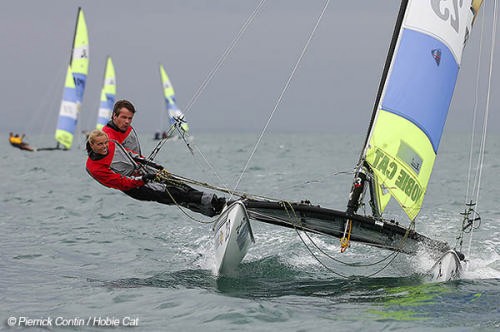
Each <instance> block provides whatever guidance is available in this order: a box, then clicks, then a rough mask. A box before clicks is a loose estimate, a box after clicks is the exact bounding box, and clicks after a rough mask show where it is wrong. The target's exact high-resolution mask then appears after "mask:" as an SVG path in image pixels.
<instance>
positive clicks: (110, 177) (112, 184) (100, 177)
mask: <svg viewBox="0 0 500 332" xmlns="http://www.w3.org/2000/svg"><path fill="white" fill-rule="evenodd" d="M139 168H140V166H139V165H138V164H137V163H136V162H135V161H134V159H132V157H131V156H130V154H129V152H128V151H127V150H125V148H124V147H123V146H121V145H120V144H117V143H115V142H113V141H109V147H108V154H107V155H105V156H103V155H99V154H96V153H94V152H90V153H89V157H88V159H87V163H86V169H87V172H88V173H89V174H90V176H92V177H93V178H94V179H95V180H97V181H98V182H99V183H100V184H102V185H103V186H106V187H109V188H114V189H118V190H122V191H127V190H130V189H133V188H138V187H141V186H143V185H144V181H142V174H141V173H140V172H139Z"/></svg>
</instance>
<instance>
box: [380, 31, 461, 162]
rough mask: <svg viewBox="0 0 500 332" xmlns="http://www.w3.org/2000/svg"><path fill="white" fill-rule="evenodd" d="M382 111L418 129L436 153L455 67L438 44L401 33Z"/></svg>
mask: <svg viewBox="0 0 500 332" xmlns="http://www.w3.org/2000/svg"><path fill="white" fill-rule="evenodd" d="M398 50H399V51H398V53H397V55H396V58H395V60H394V63H393V68H392V73H391V75H390V79H389V80H388V82H387V87H386V91H385V96H384V99H383V101H382V109H384V110H386V111H389V112H392V113H394V114H397V115H399V116H401V117H403V118H405V119H407V120H409V121H411V122H413V123H414V124H415V125H416V126H417V127H418V128H420V129H421V130H422V131H423V132H424V133H425V134H426V135H427V137H428V138H429V140H430V142H431V144H432V146H433V149H434V152H436V153H437V150H438V147H439V142H440V140H441V135H442V132H443V128H444V124H445V122H446V117H447V114H448V109H449V106H450V103H451V98H452V95H453V90H454V88H455V83H456V80H457V75H458V69H459V66H458V64H457V62H456V60H455V58H454V56H453V54H452V53H451V52H450V50H449V49H448V47H447V46H446V45H445V44H443V43H442V42H441V41H439V40H437V39H435V38H433V37H431V36H429V35H427V34H424V33H420V32H417V31H414V30H410V29H404V30H403V33H402V36H401V44H400V46H399V49H398Z"/></svg>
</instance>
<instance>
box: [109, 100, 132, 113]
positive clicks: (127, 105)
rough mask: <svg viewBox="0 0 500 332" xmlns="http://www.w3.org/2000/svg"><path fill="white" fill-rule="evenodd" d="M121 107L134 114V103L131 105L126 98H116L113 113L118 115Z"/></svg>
mask: <svg viewBox="0 0 500 332" xmlns="http://www.w3.org/2000/svg"><path fill="white" fill-rule="evenodd" d="M122 108H126V109H128V110H129V111H130V112H132V113H134V114H135V107H134V105H132V103H131V102H129V101H128V100H125V99H122V100H118V101H117V102H116V103H115V106H113V115H115V116H118V115H120V110H121V109H122Z"/></svg>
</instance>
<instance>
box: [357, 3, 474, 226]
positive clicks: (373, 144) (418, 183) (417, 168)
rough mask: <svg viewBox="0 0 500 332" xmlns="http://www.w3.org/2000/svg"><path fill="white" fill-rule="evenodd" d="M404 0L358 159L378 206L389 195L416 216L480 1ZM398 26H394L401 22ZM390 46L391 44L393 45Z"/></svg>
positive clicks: (386, 199)
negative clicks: (368, 175) (367, 171)
mask: <svg viewBox="0 0 500 332" xmlns="http://www.w3.org/2000/svg"><path fill="white" fill-rule="evenodd" d="M461 4H462V5H460V2H451V1H439V0H428V1H423V0H408V1H405V2H404V3H403V4H402V7H401V8H402V10H404V11H405V12H404V16H403V17H402V21H401V22H398V24H397V27H398V26H399V29H400V30H399V31H398V32H395V35H397V40H396V41H393V43H392V45H391V50H390V53H389V54H390V55H391V54H392V57H391V58H390V59H388V62H387V63H388V64H389V67H388V68H386V70H385V71H384V77H383V84H382V85H381V89H380V92H379V95H378V97H377V104H376V110H375V112H374V115H373V117H372V124H371V127H370V131H369V134H368V138H367V142H366V145H365V149H364V151H363V155H362V158H361V160H362V161H364V162H365V163H366V164H367V166H368V167H369V169H370V173H371V174H372V179H373V181H372V184H373V185H374V186H375V189H374V190H373V192H374V194H375V197H374V202H375V203H376V204H377V208H378V211H380V212H383V211H384V209H385V207H386V206H387V204H388V202H389V200H390V198H391V197H393V198H395V199H396V200H397V201H398V203H399V204H400V206H401V207H402V209H403V210H404V211H405V213H406V214H407V215H408V217H409V218H410V219H411V220H414V219H415V218H416V216H417V215H418V213H419V211H420V208H421V206H422V202H423V199H424V195H425V192H426V189H427V184H428V182H429V179H430V176H431V173H432V168H433V166H434V162H435V159H436V155H437V151H438V148H439V144H440V140H441V136H442V134H443V130H444V125H445V122H446V117H447V115H448V110H449V107H450V104H451V100H452V96H453V91H454V89H455V84H456V81H457V77H458V71H459V68H460V62H461V58H462V51H463V48H464V46H465V43H466V41H467V38H468V36H469V33H470V31H471V26H472V22H473V19H474V17H475V15H476V14H477V11H478V10H479V7H480V5H481V1H477V0H474V1H472V0H469V1H463V2H461ZM399 23H400V24H399ZM392 47H394V49H392Z"/></svg>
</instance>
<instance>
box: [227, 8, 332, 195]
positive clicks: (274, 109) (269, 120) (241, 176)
mask: <svg viewBox="0 0 500 332" xmlns="http://www.w3.org/2000/svg"><path fill="white" fill-rule="evenodd" d="M329 4H330V0H326V1H325V5H324V6H323V10H322V11H321V14H320V15H319V17H318V19H317V21H316V24H315V26H314V28H313V30H312V31H311V33H310V35H309V38H308V39H307V42H306V44H305V45H304V48H303V49H302V52H301V53H300V56H299V58H298V59H297V62H296V63H295V65H294V67H293V69H292V72H291V73H290V75H289V77H288V80H287V81H286V83H285V86H284V87H283V90H282V91H281V94H280V95H279V97H278V100H277V101H276V104H275V105H274V108H273V110H272V111H271V114H269V117H268V119H267V122H266V124H265V125H264V128H262V131H261V133H260V135H259V138H258V139H257V142H256V143H255V146H254V147H253V150H252V152H251V153H250V156H249V157H248V160H247V162H246V164H245V167H243V170H242V171H241V174H240V176H239V178H238V180H237V181H236V184H235V186H234V191H236V189H237V188H238V186H239V185H240V182H241V180H242V178H243V175H244V174H245V173H246V171H247V169H248V166H249V165H250V162H251V160H252V158H253V156H254V155H255V152H256V151H257V148H258V146H259V145H260V142H261V141H262V138H263V136H264V134H265V132H266V131H267V128H268V127H269V124H270V123H271V120H272V118H273V116H274V113H275V112H276V111H277V110H278V108H279V106H280V105H281V101H282V100H283V96H284V95H285V93H286V91H287V90H288V87H289V86H290V83H291V81H292V79H293V77H294V76H295V72H296V71H297V68H298V67H299V64H300V63H301V62H302V58H303V57H304V55H305V53H306V51H307V49H308V48H309V44H310V43H311V40H312V38H313V36H314V34H315V33H316V30H317V29H318V26H319V24H320V22H321V20H322V18H323V16H324V14H325V12H326V9H327V8H328V5H329Z"/></svg>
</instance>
